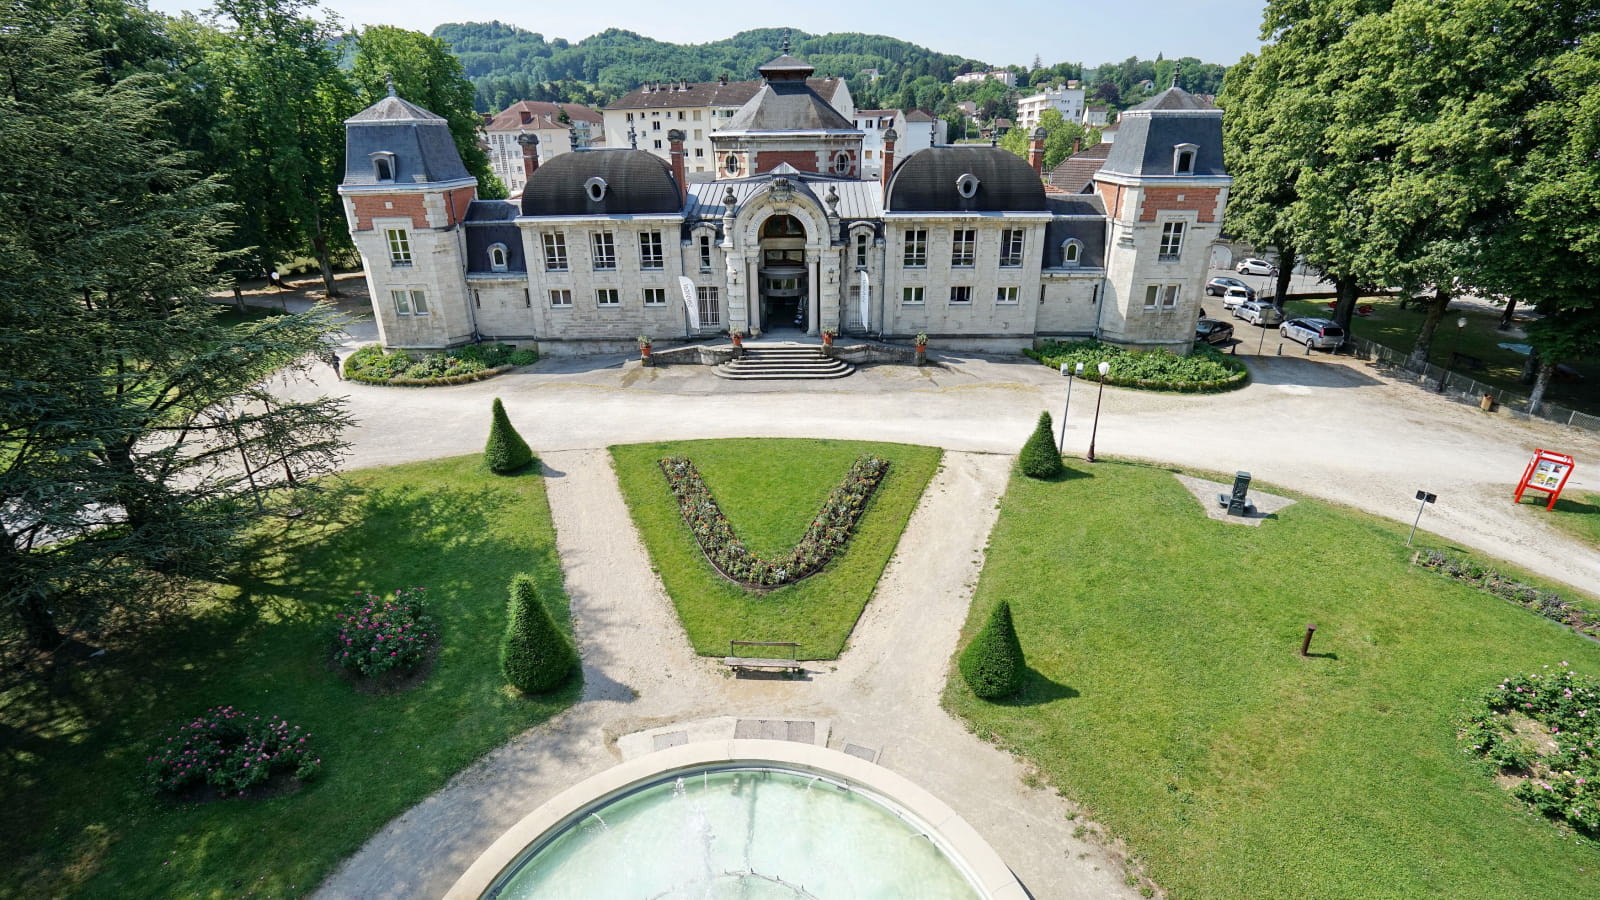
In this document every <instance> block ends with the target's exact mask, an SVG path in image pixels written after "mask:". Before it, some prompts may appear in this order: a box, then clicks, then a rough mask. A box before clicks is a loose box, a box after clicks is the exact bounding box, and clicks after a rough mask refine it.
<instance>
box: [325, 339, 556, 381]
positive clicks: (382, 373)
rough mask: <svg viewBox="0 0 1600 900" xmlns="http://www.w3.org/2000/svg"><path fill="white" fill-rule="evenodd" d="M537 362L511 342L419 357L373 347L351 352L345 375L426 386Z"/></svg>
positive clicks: (477, 377) (535, 356) (481, 376)
mask: <svg viewBox="0 0 1600 900" xmlns="http://www.w3.org/2000/svg"><path fill="white" fill-rule="evenodd" d="M538 361H539V354H538V353H537V352H535V351H533V350H518V349H517V348H515V347H513V346H511V345H510V344H469V345H468V346H465V347H457V348H455V349H452V350H446V351H444V352H442V353H429V354H427V355H425V356H422V357H417V358H413V357H412V356H411V355H410V354H409V353H407V352H406V351H404V350H384V349H383V348H381V347H376V346H372V347H362V348H361V349H360V350H357V351H356V352H355V353H352V354H351V355H350V358H349V359H346V360H345V362H344V374H345V377H346V378H348V379H349V380H351V381H359V382H361V383H362V384H382V385H404V386H413V387H426V386H429V385H443V384H466V383H468V382H471V381H481V380H483V379H485V378H490V377H493V376H495V375H499V374H500V373H502V372H505V371H508V370H509V369H511V368H512V367H514V366H526V365H532V364H533V363H536V362H538Z"/></svg>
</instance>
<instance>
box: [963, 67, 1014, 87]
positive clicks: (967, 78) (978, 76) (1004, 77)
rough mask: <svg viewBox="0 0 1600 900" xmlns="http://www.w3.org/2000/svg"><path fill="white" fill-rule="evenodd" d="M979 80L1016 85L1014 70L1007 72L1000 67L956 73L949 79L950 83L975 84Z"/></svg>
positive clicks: (1009, 85)
mask: <svg viewBox="0 0 1600 900" xmlns="http://www.w3.org/2000/svg"><path fill="white" fill-rule="evenodd" d="M980 81H998V82H1000V83H1001V84H1003V85H1005V86H1006V87H1016V86H1017V74H1016V73H1015V72H1007V71H1004V70H1002V69H996V70H994V71H992V72H968V73H967V74H965V75H957V76H956V77H955V78H954V79H952V80H951V82H950V83H951V84H976V83H977V82H980Z"/></svg>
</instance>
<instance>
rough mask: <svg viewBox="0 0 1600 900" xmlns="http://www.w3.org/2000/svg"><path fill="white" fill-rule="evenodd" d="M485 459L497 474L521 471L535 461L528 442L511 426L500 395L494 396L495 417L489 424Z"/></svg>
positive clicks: (484, 451)
mask: <svg viewBox="0 0 1600 900" xmlns="http://www.w3.org/2000/svg"><path fill="white" fill-rule="evenodd" d="M483 461H484V462H485V463H487V464H488V465H489V471H491V472H494V473H495V474H497V475H507V474H510V473H512V472H516V471H519V470H521V469H523V468H525V467H526V466H527V465H528V464H529V463H531V462H533V451H532V450H529V449H528V442H527V441H525V440H523V439H522V435H520V434H517V429H515V428H513V427H511V419H510V418H508V417H507V416H506V408H505V407H504V406H503V405H501V403H500V398H499V397H496V398H494V417H493V421H492V422H491V423H490V425H489V443H488V444H486V445H484V448H483Z"/></svg>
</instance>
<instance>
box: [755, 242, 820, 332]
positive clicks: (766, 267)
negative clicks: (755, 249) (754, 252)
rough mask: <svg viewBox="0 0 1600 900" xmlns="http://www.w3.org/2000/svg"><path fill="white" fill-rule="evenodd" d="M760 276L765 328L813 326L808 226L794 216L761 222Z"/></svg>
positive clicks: (805, 327)
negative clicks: (809, 299) (810, 318)
mask: <svg viewBox="0 0 1600 900" xmlns="http://www.w3.org/2000/svg"><path fill="white" fill-rule="evenodd" d="M760 248H761V261H760V263H759V264H758V266H757V276H758V278H759V282H758V283H759V290H760V296H761V299H760V303H761V327H762V330H763V331H764V332H765V333H768V334H771V333H773V332H782V331H796V332H799V333H801V334H804V333H806V331H807V330H808V329H809V327H810V324H811V323H810V322H808V321H807V316H808V315H809V313H810V310H809V308H808V307H809V306H810V304H809V303H808V302H807V299H808V298H809V297H810V284H809V283H808V280H807V277H806V228H805V226H804V225H803V224H801V222H800V220H799V219H797V218H795V217H794V216H790V215H783V214H778V215H774V216H770V217H768V218H767V220H766V221H765V222H762V223H761V238H760Z"/></svg>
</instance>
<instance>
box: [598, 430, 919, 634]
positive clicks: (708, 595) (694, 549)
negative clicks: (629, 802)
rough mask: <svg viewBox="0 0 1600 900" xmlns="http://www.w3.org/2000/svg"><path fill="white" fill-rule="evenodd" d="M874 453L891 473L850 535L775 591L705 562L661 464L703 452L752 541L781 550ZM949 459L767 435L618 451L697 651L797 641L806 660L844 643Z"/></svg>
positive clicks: (626, 488) (629, 492) (708, 476)
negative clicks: (818, 566)
mask: <svg viewBox="0 0 1600 900" xmlns="http://www.w3.org/2000/svg"><path fill="white" fill-rule="evenodd" d="M864 453H875V454H877V455H879V456H882V457H885V458H887V459H888V460H889V461H890V465H889V474H888V475H887V476H886V477H885V478H884V480H883V483H882V484H880V485H879V486H878V490H877V492H876V493H875V494H874V495H873V498H872V504H871V506H870V507H869V508H868V510H867V512H866V515H864V516H862V517H861V522H860V525H859V526H858V528H857V529H856V532H855V534H854V535H853V536H852V537H851V538H850V542H849V543H848V544H847V545H845V548H844V550H843V551H842V552H840V553H839V554H838V555H836V556H835V557H834V558H833V561H832V562H830V563H829V564H828V567H827V568H825V569H823V570H822V571H821V572H818V573H817V574H815V575H812V576H811V577H809V578H806V579H803V580H801V581H798V582H796V583H794V584H791V585H786V586H784V587H781V588H778V589H776V590H772V591H767V592H760V591H752V590H748V589H746V588H744V587H741V586H739V585H737V584H734V583H732V582H730V581H728V580H726V579H724V578H723V577H722V576H721V575H719V574H718V573H717V571H716V570H715V569H713V568H712V567H711V564H710V563H708V562H706V559H705V557H704V556H703V555H702V554H701V553H700V548H699V545H698V544H696V543H695V540H694V536H693V535H692V534H691V533H690V532H689V529H688V527H687V526H685V525H684V523H683V518H682V516H680V515H679V513H678V505H677V501H676V500H674V499H673V497H672V493H671V492H670V491H669V490H668V489H667V482H666V479H665V478H664V477H662V474H661V468H660V466H659V465H658V464H657V463H658V461H659V460H660V459H661V458H662V457H664V456H675V455H682V456H687V457H689V458H690V459H691V460H693V461H694V464H695V466H696V467H697V468H699V470H700V474H701V476H702V477H704V479H705V482H706V485H707V486H708V487H710V488H711V492H712V494H713V495H714V496H715V497H716V498H717V504H718V505H719V506H720V507H721V508H722V511H723V513H724V514H725V515H726V516H727V517H728V521H729V522H731V523H733V528H734V531H735V532H736V533H737V534H738V535H739V537H740V539H742V540H743V541H744V542H745V545H746V546H747V547H749V548H750V550H751V552H752V553H755V554H758V555H763V556H774V555H777V554H778V553H781V552H783V551H785V550H787V549H789V548H790V547H793V546H794V545H795V544H796V543H797V542H798V541H799V540H800V538H801V536H802V535H803V534H804V533H805V530H806V526H808V525H809V524H810V523H811V516H812V515H814V514H815V513H816V511H817V510H818V509H819V508H820V507H821V506H822V501H823V499H824V498H826V497H827V495H828V492H829V491H830V490H832V489H833V488H834V486H835V485H837V484H838V483H839V481H840V480H841V479H843V478H844V475H845V473H846V472H847V471H849V468H850V464H851V463H852V462H853V461H854V460H855V459H856V457H858V456H860V455H862V454H864ZM940 455H941V454H940V451H939V450H937V449H934V448H932V447H917V446H912V445H908V444H874V443H866V442H860V441H822V440H777V439H772V440H768V439H757V438H748V439H746V438H740V439H734V440H716V441H672V442H667V443H658V444H630V445H626V446H618V447H612V448H611V456H612V459H613V461H614V462H615V463H616V469H617V480H618V481H619V482H620V483H621V485H622V493H623V496H624V497H625V498H626V499H627V502H628V509H629V511H630V512H631V513H632V515H633V521H634V524H635V525H636V526H637V527H638V529H639V533H640V535H641V536H642V537H643V539H644V544H645V548H646V549H647V550H649V552H650V559H651V562H652V563H653V564H654V565H655V567H656V570H657V571H658V572H659V573H660V575H661V582H662V584H663V585H665V586H666V589H667V593H668V594H669V595H670V596H671V597H672V603H673V605H674V606H675V607H677V610H678V618H679V619H680V620H681V621H682V622H683V627H684V630H685V631H687V632H688V634H689V641H690V643H691V644H693V645H694V649H695V652H696V653H699V654H701V655H705V656H723V655H726V654H727V652H728V642H729V641H730V640H739V641H743V640H748V641H797V642H799V643H800V645H801V646H800V654H799V655H800V658H802V659H833V658H835V657H837V656H838V655H839V653H840V652H841V651H843V650H844V645H845V641H846V639H848V638H849V636H850V630H851V629H852V628H854V627H855V623H856V619H858V618H859V617H860V616H861V610H862V609H863V608H865V607H866V605H867V601H868V600H869V599H871V597H872V591H873V589H874V588H876V587H877V584H878V576H880V575H882V574H883V567H884V566H885V565H887V564H888V562H889V557H890V556H891V555H892V554H893V553H894V548H895V545H896V544H898V543H899V541H900V533H901V532H902V531H904V530H905V527H906V521H907V520H908V519H910V517H911V511H912V510H913V509H915V508H916V505H917V500H918V499H919V498H920V497H921V496H922V490H923V488H924V487H926V486H927V483H928V479H929V478H931V477H932V476H933V473H934V470H935V469H936V468H938V465H939V458H940Z"/></svg>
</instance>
